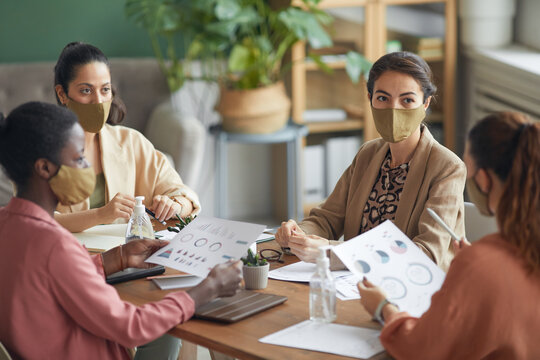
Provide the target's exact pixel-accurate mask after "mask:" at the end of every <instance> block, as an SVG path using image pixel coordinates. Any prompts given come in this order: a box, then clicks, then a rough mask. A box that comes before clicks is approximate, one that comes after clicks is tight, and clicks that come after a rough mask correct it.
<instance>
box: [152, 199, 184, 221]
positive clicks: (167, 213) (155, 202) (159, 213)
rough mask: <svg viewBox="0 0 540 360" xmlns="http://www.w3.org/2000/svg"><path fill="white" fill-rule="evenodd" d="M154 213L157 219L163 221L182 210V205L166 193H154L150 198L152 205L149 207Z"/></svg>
mask: <svg viewBox="0 0 540 360" xmlns="http://www.w3.org/2000/svg"><path fill="white" fill-rule="evenodd" d="M150 210H152V211H153V212H154V214H156V218H157V219H158V220H159V221H165V220H169V219H170V218H172V217H173V216H174V215H176V214H179V215H180V213H181V212H182V206H180V204H178V203H176V202H174V201H173V200H172V199H171V198H170V197H168V196H166V195H156V196H154V198H153V199H152V207H151V208H150Z"/></svg>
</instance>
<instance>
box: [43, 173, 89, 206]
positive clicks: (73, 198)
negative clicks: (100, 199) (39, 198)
mask: <svg viewBox="0 0 540 360" xmlns="http://www.w3.org/2000/svg"><path fill="white" fill-rule="evenodd" d="M49 186H50V187H51V190H52V192H53V193H54V194H55V195H56V197H57V198H58V201H60V203H61V204H62V205H75V204H78V203H80V202H81V201H83V200H85V199H86V198H88V197H89V196H90V195H91V194H92V192H93V191H94V187H95V186H96V175H95V174H94V169H92V167H91V166H89V167H87V168H74V167H70V166H66V165H60V169H59V170H58V172H57V173H56V175H54V176H53V177H52V178H50V179H49Z"/></svg>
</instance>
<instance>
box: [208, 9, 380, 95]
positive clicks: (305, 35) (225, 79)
mask: <svg viewBox="0 0 540 360" xmlns="http://www.w3.org/2000/svg"><path fill="white" fill-rule="evenodd" d="M319 2H320V0H302V1H301V2H300V1H299V2H298V3H301V6H294V5H292V4H291V2H290V1H264V0H227V1H225V3H227V6H228V11H227V18H226V19H223V18H222V17H217V19H218V22H219V23H226V24H229V25H231V26H229V29H232V28H236V30H235V32H234V34H230V33H229V34H228V35H229V37H228V38H229V39H231V40H234V42H232V43H231V44H230V55H229V57H228V61H227V69H226V72H225V74H224V75H225V76H222V77H221V78H220V80H221V83H222V85H224V86H226V87H227V88H231V89H254V88H257V87H261V86H266V85H271V84H274V83H276V82H278V81H280V80H282V78H283V76H284V74H285V73H286V72H287V71H288V70H289V69H290V67H291V65H292V64H291V63H285V62H284V59H285V54H286V53H287V51H288V50H290V49H291V47H292V46H293V45H294V44H295V43H296V42H298V41H306V42H307V43H308V44H309V46H310V47H311V48H313V49H320V48H325V47H330V46H332V39H331V38H330V36H329V34H328V32H327V31H326V27H328V26H330V24H331V23H332V21H333V18H332V16H331V15H329V14H328V13H326V12H324V11H322V10H320V9H319V8H317V5H318V3H319ZM232 24H235V26H232ZM308 56H309V57H311V58H312V59H313V60H314V61H315V63H317V65H319V67H321V68H322V69H323V70H325V71H327V72H331V71H332V70H331V69H330V68H329V67H328V66H326V65H325V64H324V62H322V61H321V60H320V57H319V56H317V55H313V54H309V55H308ZM370 67H371V64H370V63H369V62H368V61H367V60H366V59H365V58H364V57H363V56H361V55H360V54H358V53H355V52H350V53H349V54H347V67H346V70H347V72H348V74H349V76H350V77H351V79H352V81H353V82H355V83H356V82H357V81H358V78H359V76H360V74H361V73H366V72H367V71H368V70H369V68H370Z"/></svg>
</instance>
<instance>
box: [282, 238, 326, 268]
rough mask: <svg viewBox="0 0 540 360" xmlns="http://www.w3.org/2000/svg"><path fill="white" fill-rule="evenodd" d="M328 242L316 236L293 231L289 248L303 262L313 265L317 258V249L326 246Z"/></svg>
mask: <svg viewBox="0 0 540 360" xmlns="http://www.w3.org/2000/svg"><path fill="white" fill-rule="evenodd" d="M329 243H330V242H329V241H328V240H327V239H325V238H322V237H320V236H317V235H306V234H304V233H303V232H302V233H298V232H296V231H293V233H292V236H291V237H290V238H289V247H290V248H291V251H292V253H293V254H294V255H296V256H298V258H299V259H300V260H302V261H305V262H311V263H314V262H315V261H316V260H317V256H319V252H320V250H319V247H321V246H325V245H328V244H329Z"/></svg>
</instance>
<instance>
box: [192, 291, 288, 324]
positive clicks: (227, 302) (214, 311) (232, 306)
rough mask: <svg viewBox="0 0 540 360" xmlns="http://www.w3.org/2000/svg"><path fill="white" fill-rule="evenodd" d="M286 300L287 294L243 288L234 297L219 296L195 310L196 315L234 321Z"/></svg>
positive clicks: (202, 317) (216, 319)
mask: <svg viewBox="0 0 540 360" xmlns="http://www.w3.org/2000/svg"><path fill="white" fill-rule="evenodd" d="M286 300H287V297H286V296H279V295H273V294H263V293H258V292H254V291H249V290H243V291H241V292H239V293H238V294H236V295H234V296H232V297H228V298H219V299H216V300H214V301H212V302H210V303H208V304H206V305H204V306H201V307H200V308H198V309H197V311H196V312H195V317H197V318H200V319H206V320H214V321H220V322H226V323H232V322H236V321H238V320H242V319H245V318H246V317H248V316H251V315H254V314H257V313H259V312H261V311H264V310H266V309H269V308H271V307H274V306H276V305H279V304H282V303H284V302H285V301H286Z"/></svg>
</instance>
